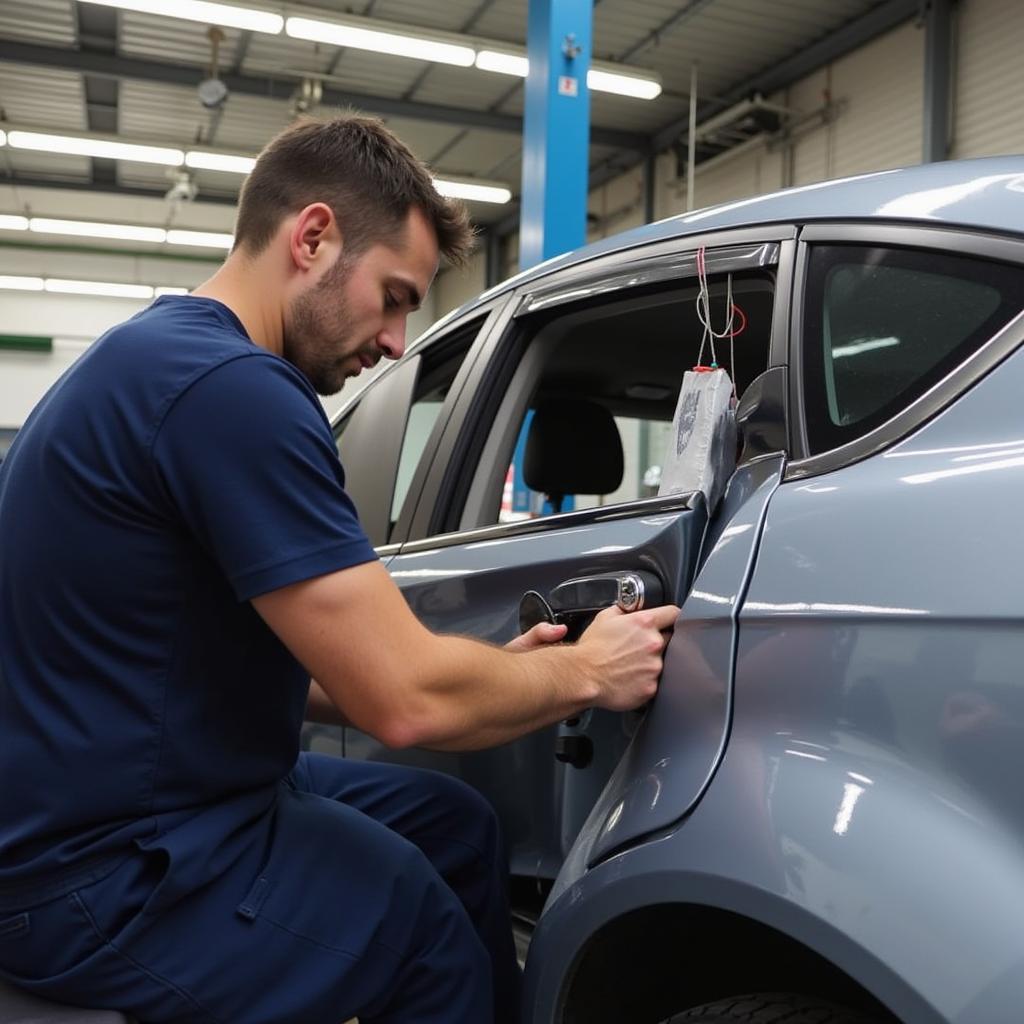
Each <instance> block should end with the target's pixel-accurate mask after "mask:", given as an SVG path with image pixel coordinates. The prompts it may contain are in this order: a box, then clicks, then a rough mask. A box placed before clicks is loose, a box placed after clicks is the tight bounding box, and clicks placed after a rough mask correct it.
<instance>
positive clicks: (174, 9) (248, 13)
mask: <svg viewBox="0 0 1024 1024" xmlns="http://www.w3.org/2000/svg"><path fill="white" fill-rule="evenodd" d="M82 2H83V3H89V4H96V5H97V6H99V7H119V8H120V9H121V10H123V11H138V12H139V13H140V14H164V15H166V16H167V17H169V18H184V19H185V20H186V21H201V22H203V23H204V24H207V25H223V26H224V27H225V28H240V29H244V30H245V31H248V32H266V33H267V34H268V35H272V36H276V35H277V34H278V33H279V32H280V31H281V27H282V25H283V24H284V18H282V17H281V15H280V14H273V13H272V12H270V11H259V10H256V9H254V8H252V7H235V6H234V5H233V4H218V3H210V2H208V0H82Z"/></svg>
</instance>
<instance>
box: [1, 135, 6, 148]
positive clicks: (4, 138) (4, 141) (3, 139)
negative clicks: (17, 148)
mask: <svg viewBox="0 0 1024 1024" xmlns="http://www.w3.org/2000/svg"><path fill="white" fill-rule="evenodd" d="M6 145H7V132H0V146H6Z"/></svg>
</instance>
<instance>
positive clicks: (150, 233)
mask: <svg viewBox="0 0 1024 1024" xmlns="http://www.w3.org/2000/svg"><path fill="white" fill-rule="evenodd" d="M29 229H30V230H31V231H38V232H39V233H40V234H44V235H80V236H82V237H84V238H117V239H121V240H123V241H125V242H165V241H166V240H167V232H166V231H165V230H164V229H163V228H150V227H144V226H143V225H141V224H101V223H96V222H93V221H85V220H54V219H53V218H51V217H33V218H32V219H31V220H30V221H29Z"/></svg>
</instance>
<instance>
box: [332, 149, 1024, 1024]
mask: <svg viewBox="0 0 1024 1024" xmlns="http://www.w3.org/2000/svg"><path fill="white" fill-rule="evenodd" d="M701 266H703V267H704V268H705V278H706V287H707V293H708V296H709V301H710V305H711V309H712V315H713V317H714V319H715V320H716V321H717V322H721V320H722V317H723V315H724V313H725V311H726V306H725V303H726V296H727V294H731V296H732V302H733V303H734V304H735V306H736V307H737V308H739V309H740V310H741V311H742V316H743V329H742V331H741V332H738V331H737V330H736V329H735V328H734V330H733V332H732V333H733V334H734V335H735V337H734V338H733V339H732V344H731V346H730V345H728V344H727V343H724V342H720V343H719V346H718V350H717V354H716V356H717V361H718V362H719V365H721V366H723V367H724V368H725V369H726V370H727V371H728V372H729V373H730V375H731V378H732V380H733V381H734V383H735V386H736V395H737V398H738V405H737V407H736V410H735V415H736V421H737V424H738V427H739V438H740V444H739V450H738V454H737V458H736V461H735V466H733V465H732V464H731V463H730V464H729V467H728V469H729V473H730V474H731V475H730V478H729V483H728V488H727V491H726V493H725V496H724V498H723V499H722V500H721V501H720V502H719V503H718V504H717V505H716V507H714V508H712V509H710V511H709V509H708V506H707V502H706V501H705V499H704V497H703V495H702V494H700V493H677V494H667V495H666V494H662V495H659V494H658V493H657V492H658V486H657V484H658V467H659V465H660V464H661V463H662V461H663V451H664V448H665V443H666V438H667V437H668V435H669V427H670V424H671V421H672V417H673V412H674V409H675V404H676V398H677V395H678V393H679V388H680V381H681V380H682V377H683V374H684V372H685V371H686V370H687V369H689V368H691V367H692V366H693V365H694V364H695V363H697V362H698V355H699V353H698V349H699V345H700V341H701V337H702V333H703V332H702V327H701V324H700V322H699V318H698V315H697V311H696V300H697V298H698V295H699V294H700V291H701V283H700V280H699V277H700V275H699V274H698V269H699V267H701ZM1022 309H1024V158H1016V157H1007V158H995V159H989V160H980V161H971V162H965V163H944V164H932V165H928V166H923V167H919V168H913V169H907V170H897V171H886V172H881V173H877V174H871V175H866V176H863V177H859V178H853V179H848V180H843V181H834V182H829V183H824V184H820V185H811V186H806V187H803V188H796V189H791V190H788V191H786V192H783V193H779V194H776V195H771V196H765V197H760V198H756V199H749V200H744V201H741V202H735V203H731V204H727V205H725V206H719V207H716V208H713V209H708V210H702V211H698V212H696V213H693V214H689V215H684V216H681V217H677V218H673V219H670V220H667V221H664V222H661V223H659V224H654V225H649V226H647V227H644V228H641V229H638V230H636V231H632V232H629V233H626V234H623V235H620V236H618V237H615V238H612V239H609V240H606V241H604V242H602V243H600V244H598V245H595V246H591V247H588V248H586V249H583V250H581V251H580V252H578V253H574V254H572V255H569V256H566V257H562V258H559V259H556V260H554V261H549V262H548V263H546V264H544V265H542V266H540V267H537V268H536V269H534V270H531V271H529V272H527V273H524V274H521V275H519V276H518V277H515V278H513V279H511V280H510V281H508V282H506V283H504V284H503V285H500V286H499V287H497V288H494V289H492V290H491V291H489V292H486V293H485V294H483V295H482V296H480V298H479V299H477V300H476V301H475V302H472V303H470V304H468V305H467V306H464V307H463V308H462V309H460V310H458V311H457V312H455V313H453V314H452V315H451V316H449V317H447V318H446V319H445V320H443V321H442V322H440V323H439V324H437V325H436V326H435V327H434V328H432V329H431V330H430V331H429V332H428V333H427V335H426V336H424V337H423V338H422V339H421V340H420V341H419V342H418V343H417V344H415V345H414V346H412V347H411V348H410V350H409V352H408V353H407V354H406V355H405V356H404V357H403V358H402V359H401V360H400V361H399V362H398V363H396V364H395V365H394V366H392V367H390V368H389V369H388V370H387V371H385V372H384V373H382V374H381V375H380V376H379V377H378V378H377V379H376V380H375V381H373V382H372V383H371V384H370V385H369V386H368V387H367V388H366V389H365V390H364V391H363V392H362V393H361V394H360V395H358V396H357V397H356V398H355V399H354V400H353V401H352V402H351V403H349V405H347V406H346V407H345V408H344V409H343V410H342V413H341V415H340V416H339V418H338V420H337V422H336V431H337V435H338V443H339V450H340V451H341V454H342V458H343V461H344V463H345V466H346V469H347V474H348V480H349V487H350V490H351V493H352V495H353V497H354V499H355V501H356V503H357V506H358V507H359V509H360V510H361V515H362V519H363V522H364V525H365V527H366V529H367V531H368V533H369V534H370V536H371V538H373V540H374V542H375V543H376V544H377V545H378V546H379V551H380V554H381V557H382V558H383V560H384V561H385V563H386V564H387V566H388V568H389V570H390V572H391V574H392V575H393V577H394V579H395V580H396V581H397V582H398V584H399V585H400V586H401V588H402V590H403V592H404V594H405V596H406V598H407V599H408V601H409V604H410V605H411V607H412V608H413V609H414V610H415V612H416V613H417V615H418V616H419V617H420V618H421V619H422V620H423V621H424V622H425V623H426V624H427V625H429V626H430V627H431V628H433V629H435V630H440V631H449V632H460V633H466V634H472V635H475V636H478V637H480V638H482V639H486V640H490V641H494V642H499V643H500V642H504V641H507V640H509V639H510V638H511V637H512V636H514V635H515V633H516V632H517V631H518V629H519V627H520V607H521V604H522V599H523V596H524V595H525V594H526V593H527V592H531V591H532V592H535V594H536V595H539V597H540V598H542V599H543V601H542V602H541V603H540V607H541V608H542V609H543V608H544V606H547V607H550V608H551V609H552V610H553V613H554V614H556V615H558V616H560V617H563V618H564V619H565V620H566V621H569V622H570V623H571V624H572V625H573V627H574V628H582V627H583V626H584V625H585V624H586V622H587V620H588V617H589V616H590V615H592V614H593V612H594V610H595V608H596V607H600V606H601V605H602V604H606V603H609V602H611V601H615V600H619V601H622V600H623V599H624V597H625V598H627V599H628V601H629V602H631V606H635V605H636V604H637V603H639V602H641V601H644V600H646V601H648V602H649V601H653V600H659V599H663V600H666V601H673V602H675V603H677V604H679V605H680V606H681V608H682V611H681V615H680V617H679V620H678V622H677V624H676V627H675V631H674V635H673V638H672V640H671V642H670V644H669V647H668V649H667V653H666V661H665V670H664V674H663V677H662V682H661V687H660V691H659V693H658V696H657V697H656V699H655V700H654V701H653V702H652V703H651V705H650V706H649V707H648V708H647V709H646V710H645V711H643V712H640V713H629V714H614V713H610V712H603V711H598V710H594V711H589V712H587V713H585V714H583V715H581V716H579V717H578V718H574V719H571V720H568V721H565V722H562V723H560V724H559V725H557V726H555V727H551V728H549V729H544V730H541V731H539V732H536V733H534V734H532V735H529V736H527V737H525V738H524V739H522V740H519V741H518V742H515V743H510V744H508V745H507V746H503V747H499V748H497V749H493V750H488V751H483V752H480V753H474V754H436V753H430V752H424V751H405V752H399V753H395V752H390V751H387V750H386V749H384V748H382V747H381V746H380V745H378V744H376V743H375V742H374V741H373V740H371V739H370V738H369V737H367V736H365V735H362V734H360V733H358V732H355V731H353V730H348V731H346V732H345V734H344V736H343V737H342V739H341V741H340V742H341V745H342V752H343V753H344V754H345V755H346V756H348V757H358V758H375V759H376V758H381V759H384V758H387V759H400V760H403V761H406V762H410V763H416V764H421V765H426V766H429V767H434V768H438V769H440V770H442V771H446V772H451V773H453V774H456V775H459V776H461V777H462V778H463V779H465V780H467V781H468V782H470V783H471V784H473V785H474V786H476V787H477V788H478V789H480V790H481V791H482V792H483V793H485V794H486V795H487V796H488V797H489V798H490V799H491V801H492V802H493V804H494V805H495V807H496V808H497V809H498V812H499V814H500V816H501V819H502V821H503V825H504V829H505V834H506V839H507V843H508V851H509V858H510V864H511V869H512V876H513V878H512V892H513V898H514V903H515V913H516V921H517V927H518V929H519V932H520V938H521V940H522V944H523V949H524V951H525V947H526V945H527V943H528V944H529V955H528V957H527V966H526V1000H525V1007H526V1008H525V1010H524V1020H525V1021H530V1022H536V1024H556V1022H557V1024H605V1022H607V1024H613V1022H614V1024H623V1022H630V1024H646V1022H651V1024H657V1022H661V1021H667V1020H674V1021H761V1022H769V1021H786V1022H787V1024H812V1022H816V1024H824V1022H832V1024H854V1022H856V1024H867V1022H871V1024H881V1022H891V1021H894V1020H895V1021H902V1022H904V1024H940V1022H942V1024H953V1022H956V1024H1010V1022H1014V1024H1017V1022H1019V1021H1020V1020H1021V1019H1022V1017H1024V795H1022V794H1024V789H1022V782H1021V780H1022V779H1024V668H1022V666H1024V628H1022V627H1024V622H1022V616H1024V572H1022V570H1021V566H1022V565H1024V557H1022V555H1024V531H1022V529H1021V525H1020V523H1021V520H1019V519H1018V518H1017V517H1018V516H1019V515H1021V508H1022V506H1021V505H1018V500H1019V499H1022V498H1024V351H1021V343H1022V341H1024V316H1022V315H1021V310H1022ZM730 349H731V351H730ZM727 454H730V453H727ZM523 487H525V488H528V491H527V492H526V498H525V500H524V499H523V496H522V495H521V494H520V493H519V491H520V490H521V489H522V488H523ZM528 604H529V602H527V605H528ZM524 607H525V606H524Z"/></svg>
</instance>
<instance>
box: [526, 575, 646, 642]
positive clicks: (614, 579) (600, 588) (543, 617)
mask: <svg viewBox="0 0 1024 1024" xmlns="http://www.w3.org/2000/svg"><path fill="white" fill-rule="evenodd" d="M664 596H665V588H664V587H663V586H662V583H661V580H660V579H659V578H658V577H657V576H656V575H655V574H654V573H652V572H649V571H646V570H635V571H629V572H608V573H599V574H597V575H594V576H577V577H575V578H574V579H571V580H566V581H565V582H564V583H560V584H559V585H558V586H557V587H555V589H554V590H552V591H551V596H550V598H545V597H544V596H543V595H542V594H539V593H538V592H537V591H536V590H528V591H527V592H526V593H525V594H524V595H523V597H522V599H521V600H520V602H519V631H520V632H521V633H526V632H527V631H528V630H530V629H532V628H533V627H534V626H536V625H537V624H538V623H539V622H556V623H562V622H564V623H565V624H566V625H567V626H568V627H569V636H568V639H570V640H572V639H577V638H578V636H579V633H581V632H582V630H583V627H584V626H585V625H586V623H587V622H588V621H589V620H590V619H591V618H592V617H593V616H594V615H596V614H597V613H598V612H599V611H600V610H601V609H602V608H609V607H611V606H612V605H618V606H619V607H620V608H621V609H622V610H623V611H624V612H635V611H639V610H640V609H641V608H652V607H655V606H656V605H659V604H661V603H662V601H663V600H664Z"/></svg>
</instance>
